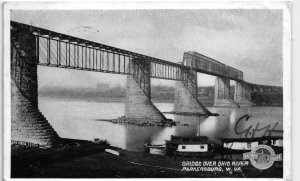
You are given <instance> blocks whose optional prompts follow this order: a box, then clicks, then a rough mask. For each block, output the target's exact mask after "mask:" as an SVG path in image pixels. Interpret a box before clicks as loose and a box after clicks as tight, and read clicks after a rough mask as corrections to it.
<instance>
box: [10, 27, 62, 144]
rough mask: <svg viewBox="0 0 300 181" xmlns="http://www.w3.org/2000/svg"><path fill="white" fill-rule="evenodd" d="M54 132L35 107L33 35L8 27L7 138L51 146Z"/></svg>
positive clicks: (54, 136)
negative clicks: (9, 78) (8, 95)
mask: <svg viewBox="0 0 300 181" xmlns="http://www.w3.org/2000/svg"><path fill="white" fill-rule="evenodd" d="M57 139H58V135H57V133H56V132H55V130H54V129H53V128H52V126H51V125H50V124H49V122H48V121H47V120H46V118H45V117H44V116H43V114H42V113H41V112H40V111H39V109H38V77H37V50H36V38H35V36H34V35H33V33H32V32H31V31H29V30H28V29H21V28H16V29H12V30H11V141H12V143H17V144H24V145H28V146H44V147H51V146H53V145H54V144H55V143H56V141H57Z"/></svg>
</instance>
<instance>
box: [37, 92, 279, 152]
mask: <svg viewBox="0 0 300 181" xmlns="http://www.w3.org/2000/svg"><path fill="white" fill-rule="evenodd" d="M155 105H156V106H157V107H158V109H159V110H160V111H162V112H169V111H173V106H174V105H173V104H172V103H155ZM39 108H40V111H41V112H42V113H43V114H44V115H45V117H46V118H47V119H48V121H49V122H50V123H51V125H52V126H53V127H54V129H55V130H56V131H57V133H58V134H59V135H60V137H63V138H74V139H83V140H93V139H94V138H100V139H106V140H108V141H109V142H110V143H111V145H113V146H117V147H121V148H124V149H127V150H132V151H142V150H144V143H146V142H152V143H153V144H164V143H165V140H169V139H170V137H171V135H181V136H196V135H201V136H208V137H209V139H210V140H212V141H214V142H219V140H218V139H216V138H218V137H257V136H262V135H264V134H265V132H266V130H282V129H283V126H282V122H283V114H282V107H249V108H239V109H235V108H215V107H209V108H208V109H209V110H210V111H211V112H216V113H219V114H220V116H218V117H208V118H204V117H198V116H179V115H172V114H165V116H166V117H167V118H171V119H173V120H175V121H179V122H180V124H181V125H178V126H173V127H165V128H162V127H140V126H135V125H118V124H113V123H110V122H105V121H97V119H114V118H118V117H120V116H123V115H124V112H125V104H124V103H118V102H92V101H86V100H69V99H68V100H67V99H54V98H45V97H40V98H39ZM245 114H248V115H250V118H249V119H248V120H247V121H246V119H245V118H244V119H241V121H238V120H239V118H240V117H241V116H243V115H245ZM182 124H188V126H183V125H182ZM245 130H249V131H248V133H247V135H246V131H245ZM273 134H274V133H273ZM277 134H278V133H277Z"/></svg>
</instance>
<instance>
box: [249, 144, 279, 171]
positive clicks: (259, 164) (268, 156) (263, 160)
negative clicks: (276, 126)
mask: <svg viewBox="0 0 300 181" xmlns="http://www.w3.org/2000/svg"><path fill="white" fill-rule="evenodd" d="M251 154H252V155H253V156H252V157H251V158H250V162H251V163H252V165H253V166H254V167H255V168H257V169H260V170H265V169H268V168H270V167H271V166H272V165H273V163H274V159H272V158H273V157H275V152H274V150H273V148H271V147H270V146H268V145H258V146H256V147H255V148H253V149H252V150H251Z"/></svg>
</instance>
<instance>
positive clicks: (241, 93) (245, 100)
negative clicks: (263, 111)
mask: <svg viewBox="0 0 300 181" xmlns="http://www.w3.org/2000/svg"><path fill="white" fill-rule="evenodd" d="M234 101H235V102H237V103H238V104H239V105H240V106H241V107H247V106H252V105H253V103H252V102H251V89H250V87H249V86H248V84H247V83H246V82H236V85H235V92H234Z"/></svg>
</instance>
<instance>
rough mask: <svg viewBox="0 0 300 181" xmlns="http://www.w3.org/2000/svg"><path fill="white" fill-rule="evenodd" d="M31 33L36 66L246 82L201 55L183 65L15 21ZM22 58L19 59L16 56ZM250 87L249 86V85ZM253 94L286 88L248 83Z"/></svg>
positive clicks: (235, 72) (188, 55)
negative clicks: (143, 70) (140, 68)
mask: <svg viewBox="0 0 300 181" xmlns="http://www.w3.org/2000/svg"><path fill="white" fill-rule="evenodd" d="M22 29H23V30H24V29H25V30H30V31H31V32H32V33H33V34H34V35H35V37H36V45H35V46H36V50H37V51H36V54H37V55H36V63H37V64H38V65H42V66H50V67H58V68H67V69H76V70H84V71H93V72H104V73H114V74H125V75H136V74H137V72H135V71H136V70H138V69H137V68H135V67H134V66H137V64H136V63H133V62H134V61H135V62H137V61H140V63H139V64H141V65H144V66H148V65H149V64H150V77H151V78H158V79H167V80H181V81H186V80H188V78H189V76H190V74H189V73H188V72H189V70H191V69H193V70H195V71H196V72H200V73H205V74H210V75H214V76H218V77H224V78H228V79H231V80H235V81H240V82H245V81H244V80H243V72H242V71H240V70H237V69H235V68H233V67H230V66H227V65H225V64H223V63H221V62H219V61H217V60H214V59H212V58H209V57H207V56H204V55H202V54H199V53H197V52H185V53H184V56H183V62H182V63H180V64H179V63H173V62H169V61H166V60H162V59H158V58H154V57H150V56H146V55H143V54H139V53H135V52H132V51H128V50H124V49H120V48H116V47H112V46H108V45H105V44H101V43H97V42H93V41H89V40H85V39H81V38H78V37H74V36H70V35H66V34H62V33H58V32H54V31H50V30H47V29H43V28H39V27H35V26H31V25H27V24H23V23H19V22H14V21H11V31H22ZM15 56H19V55H15ZM245 83H247V82H245ZM247 84H248V85H249V86H250V87H251V88H252V90H254V91H257V92H264V90H265V89H267V90H269V91H275V92H282V87H278V86H267V87H266V86H263V85H257V84H251V83H247Z"/></svg>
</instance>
